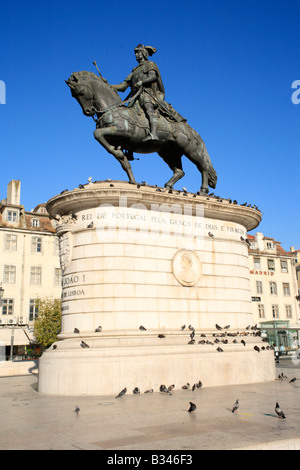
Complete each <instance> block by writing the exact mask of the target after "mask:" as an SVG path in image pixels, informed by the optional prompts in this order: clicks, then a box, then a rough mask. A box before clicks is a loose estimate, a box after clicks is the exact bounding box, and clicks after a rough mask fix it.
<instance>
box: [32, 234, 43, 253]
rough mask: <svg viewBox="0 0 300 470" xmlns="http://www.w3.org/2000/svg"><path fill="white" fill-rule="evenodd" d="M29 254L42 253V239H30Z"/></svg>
mask: <svg viewBox="0 0 300 470" xmlns="http://www.w3.org/2000/svg"><path fill="white" fill-rule="evenodd" d="M31 253H42V238H41V237H32V238H31Z"/></svg>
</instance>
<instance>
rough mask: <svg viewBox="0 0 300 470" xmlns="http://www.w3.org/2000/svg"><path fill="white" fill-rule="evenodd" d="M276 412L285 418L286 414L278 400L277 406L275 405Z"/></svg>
mask: <svg viewBox="0 0 300 470" xmlns="http://www.w3.org/2000/svg"><path fill="white" fill-rule="evenodd" d="M275 413H276V414H277V416H278V417H279V418H281V419H285V414H284V412H283V411H282V409H281V408H280V406H279V404H278V403H277V402H276V406H275Z"/></svg>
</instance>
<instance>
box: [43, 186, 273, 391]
mask: <svg viewBox="0 0 300 470" xmlns="http://www.w3.org/2000/svg"><path fill="white" fill-rule="evenodd" d="M47 210H48V212H49V214H50V216H52V217H53V218H55V219H56V220H57V222H58V224H57V234H58V236H59V237H60V261H61V266H62V270H63V278H62V287H63V288H62V332H61V334H60V339H61V341H60V342H59V343H58V344H57V348H56V349H54V350H53V349H51V350H49V351H46V352H45V353H44V354H43V356H42V358H41V359H40V368H39V391H40V392H43V393H51V394H56V395H82V394H87V395H89V394H90V395H95V394H96V395H106V394H108V395H112V394H117V393H118V392H119V391H120V390H121V389H123V388H124V387H126V388H127V390H128V393H131V392H132V390H133V389H134V388H135V387H139V389H140V390H141V391H145V390H146V389H149V388H152V389H154V390H157V391H158V390H159V387H160V385H162V384H164V385H166V386H168V385H170V384H173V383H174V384H175V385H176V387H181V386H182V385H183V384H184V383H186V382H189V383H190V384H192V383H194V382H197V381H199V380H201V381H202V382H203V383H204V384H205V386H215V385H226V384H239V383H251V382H261V381H265V380H273V379H274V378H275V369H274V360H273V354H272V352H271V351H262V352H261V353H257V352H256V351H255V350H253V346H254V344H253V341H252V342H250V343H249V344H250V345H247V346H243V345H242V344H236V343H234V342H233V340H232V337H228V344H223V343H220V345H219V346H221V347H222V349H223V350H224V352H217V350H216V348H217V345H216V344H215V343H213V346H212V345H210V344H205V345H203V344H198V343H197V341H199V340H201V338H197V339H196V343H197V344H194V345H190V344H188V341H189V339H190V338H189V334H190V331H189V330H184V331H183V332H181V331H180V328H181V326H182V325H183V324H186V325H187V326H188V325H190V324H191V325H192V326H193V328H194V329H195V331H196V333H197V334H198V335H199V334H200V332H201V333H203V334H206V335H207V338H210V340H211V342H213V340H214V339H215V337H213V336H211V335H212V334H213V333H216V330H215V324H216V323H218V324H219V325H222V326H224V325H231V327H230V328H231V331H239V332H240V331H242V330H244V329H245V328H246V327H247V325H249V324H250V325H251V324H253V321H252V305H251V292H250V273H249V264H248V246H247V243H246V242H245V239H246V237H247V231H248V230H252V229H254V228H255V227H256V226H257V225H258V224H259V222H260V220H261V213H260V212H259V211H258V210H256V209H255V208H250V207H245V206H239V205H237V204H233V203H232V201H231V200H226V199H220V198H217V197H209V196H207V197H206V196H199V195H197V194H190V193H186V192H184V193H182V192H180V191H168V190H165V189H163V188H155V187H150V186H147V185H145V186H140V185H138V186H135V185H131V184H128V183H124V182H120V181H113V182H96V183H92V184H88V185H85V187H84V188H81V189H74V190H73V191H67V192H64V193H63V194H60V195H58V196H55V197H54V198H52V199H51V200H50V201H48V203H47ZM140 325H143V326H144V327H145V328H146V331H140V330H139V327H140ZM98 326H101V327H102V333H95V329H96V328H97V327H98ZM75 328H76V330H77V329H78V330H79V331H80V334H79V335H78V334H77V335H76V334H74V333H73V331H74V329H75ZM186 331H187V333H186ZM158 334H164V335H165V337H164V338H158ZM251 338H252V339H254V340H255V341H256V342H258V341H260V339H259V338H258V337H257V338H254V337H251ZM82 340H84V341H85V342H86V343H88V344H89V346H90V347H89V348H82V347H81V346H80V342H81V341H82Z"/></svg>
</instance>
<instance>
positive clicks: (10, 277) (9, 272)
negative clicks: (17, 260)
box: [3, 265, 16, 284]
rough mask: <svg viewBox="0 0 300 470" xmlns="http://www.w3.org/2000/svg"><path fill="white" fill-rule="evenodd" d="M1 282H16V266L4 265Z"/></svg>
mask: <svg viewBox="0 0 300 470" xmlns="http://www.w3.org/2000/svg"><path fill="white" fill-rule="evenodd" d="M3 282H4V283H5V284H15V283H16V266H11V265H6V266H4V275H3Z"/></svg>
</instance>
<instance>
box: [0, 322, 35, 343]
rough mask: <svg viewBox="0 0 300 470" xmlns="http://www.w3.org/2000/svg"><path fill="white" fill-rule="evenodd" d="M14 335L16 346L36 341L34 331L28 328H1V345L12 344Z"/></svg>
mask: <svg viewBox="0 0 300 470" xmlns="http://www.w3.org/2000/svg"><path fill="white" fill-rule="evenodd" d="M12 335H13V344H14V346H25V345H27V344H30V343H33V342H34V336H33V333H32V332H30V331H29V330H28V328H20V327H17V326H16V327H15V328H12V327H10V328H8V327H2V328H0V345H2V346H4V345H5V346H10V345H11V341H12Z"/></svg>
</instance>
